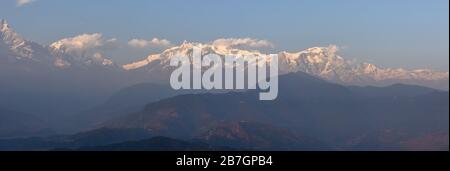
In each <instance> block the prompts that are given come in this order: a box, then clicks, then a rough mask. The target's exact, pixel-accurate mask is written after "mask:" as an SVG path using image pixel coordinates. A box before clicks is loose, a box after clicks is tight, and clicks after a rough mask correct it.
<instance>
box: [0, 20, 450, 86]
mask: <svg viewBox="0 0 450 171" xmlns="http://www.w3.org/2000/svg"><path fill="white" fill-rule="evenodd" d="M0 31H1V32H0V33H1V35H0V36H1V39H2V41H0V55H1V56H0V62H1V63H5V62H9V63H11V62H13V63H30V62H31V63H37V64H43V65H48V66H51V67H53V68H56V69H67V68H79V67H82V68H86V67H95V68H114V69H117V70H124V71H130V72H132V71H137V70H138V71H146V72H147V73H148V72H152V73H153V74H155V73H156V75H158V73H160V72H165V73H166V74H167V72H168V71H169V70H170V65H169V64H170V59H171V57H174V56H176V55H187V56H192V48H193V47H194V46H196V47H200V48H201V49H202V52H203V53H204V54H208V53H215V54H218V55H221V56H225V55H234V56H237V57H239V56H245V55H249V54H252V55H255V56H267V54H263V53H261V52H259V51H255V50H245V49H239V48H236V47H233V46H227V45H224V44H214V43H190V42H186V41H185V42H184V43H183V44H181V45H179V46H175V47H172V48H169V49H167V50H165V51H164V52H162V53H160V54H152V55H149V56H148V57H147V58H145V59H143V60H140V61H136V62H133V63H130V64H125V65H123V66H122V67H120V66H118V65H117V64H115V63H114V62H113V61H112V60H110V59H108V58H107V57H105V56H104V55H103V54H101V53H99V52H95V51H91V50H89V49H84V48H83V47H82V44H79V43H78V42H77V41H78V40H79V39H83V38H84V37H83V36H84V35H81V36H78V37H74V38H67V39H62V40H59V41H56V42H54V43H52V44H50V45H49V46H43V45H40V44H38V43H34V42H31V41H28V40H26V39H24V38H23V37H22V36H20V35H19V34H18V33H16V32H15V31H14V30H13V29H12V28H11V27H10V26H9V24H8V23H7V22H6V21H5V20H1V21H0ZM94 36H101V35H97V34H94ZM337 50H338V49H337V47H336V46H329V47H313V48H309V49H306V50H303V51H299V52H293V53H292V52H280V53H278V55H279V65H280V66H279V69H280V71H279V73H280V74H286V73H291V72H299V71H301V72H305V73H308V74H311V75H314V76H317V77H320V78H323V79H325V80H329V81H332V82H337V83H341V84H346V85H376V86H384V85H389V84H395V83H405V84H415V85H422V86H428V87H433V88H438V89H444V90H448V89H449V88H448V87H449V86H448V78H449V72H435V71H432V70H427V69H417V70H406V69H401V68H396V69H392V68H381V67H377V66H375V65H374V64H369V63H360V64H358V63H354V62H351V61H350V60H346V59H344V58H343V57H341V56H339V55H338V54H337ZM267 59H269V58H267ZM2 61H4V62H2ZM1 63H0V64H1Z"/></svg>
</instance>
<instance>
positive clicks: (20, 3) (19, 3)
mask: <svg viewBox="0 0 450 171" xmlns="http://www.w3.org/2000/svg"><path fill="white" fill-rule="evenodd" d="M35 1H36V0H16V5H17V6H18V7H20V6H24V5H27V4H31V3H33V2H35Z"/></svg>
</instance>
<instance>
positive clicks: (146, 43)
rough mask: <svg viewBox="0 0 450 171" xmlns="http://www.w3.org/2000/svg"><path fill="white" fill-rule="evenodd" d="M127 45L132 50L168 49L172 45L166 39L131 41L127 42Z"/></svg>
mask: <svg viewBox="0 0 450 171" xmlns="http://www.w3.org/2000/svg"><path fill="white" fill-rule="evenodd" d="M128 45H129V46H131V47H134V48H146V47H152V46H158V47H169V46H172V43H170V41H168V40H166V39H158V38H153V39H152V40H143V39H132V40H130V41H129V42H128Z"/></svg>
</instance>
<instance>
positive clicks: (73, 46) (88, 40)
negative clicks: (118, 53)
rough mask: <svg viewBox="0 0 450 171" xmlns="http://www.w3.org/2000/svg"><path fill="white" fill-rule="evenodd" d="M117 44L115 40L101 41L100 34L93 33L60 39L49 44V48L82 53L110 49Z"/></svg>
mask: <svg viewBox="0 0 450 171" xmlns="http://www.w3.org/2000/svg"><path fill="white" fill-rule="evenodd" d="M117 44H118V42H117V39H115V38H112V39H108V40H105V39H103V36H102V34H100V33H94V34H82V35H79V36H75V37H71V38H65V39H61V40H59V41H57V42H55V43H53V44H51V45H50V47H52V48H54V49H60V50H64V51H66V52H83V51H87V50H90V49H96V48H108V49H111V48H113V47H116V46H117Z"/></svg>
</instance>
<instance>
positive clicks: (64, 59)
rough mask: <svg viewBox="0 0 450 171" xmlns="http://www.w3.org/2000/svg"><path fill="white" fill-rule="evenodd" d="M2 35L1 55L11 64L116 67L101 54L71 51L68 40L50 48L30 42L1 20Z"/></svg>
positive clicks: (57, 66)
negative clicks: (67, 43) (30, 63)
mask: <svg viewBox="0 0 450 171" xmlns="http://www.w3.org/2000/svg"><path fill="white" fill-rule="evenodd" d="M0 33H1V34H0V36H1V39H2V41H1V42H0V54H1V55H2V57H3V56H5V57H7V58H8V59H7V60H8V61H9V62H15V63H23V62H32V63H36V64H40V65H50V66H53V67H56V68H61V69H62V68H69V67H75V66H82V67H83V66H94V65H95V66H103V67H110V66H114V63H113V62H112V61H111V60H109V59H108V58H106V57H104V56H103V55H102V54H101V53H98V52H95V53H93V52H89V51H82V50H79V51H76V50H72V49H69V48H68V47H67V46H66V44H65V41H66V40H67V39H63V40H59V41H57V42H55V43H52V44H51V45H50V46H43V45H40V44H38V43H35V42H32V41H28V40H26V39H24V38H23V37H22V36H21V35H20V34H18V33H16V32H15V31H14V30H13V29H12V28H11V27H10V25H9V24H8V22H7V21H6V20H0ZM0 60H2V59H0Z"/></svg>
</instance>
